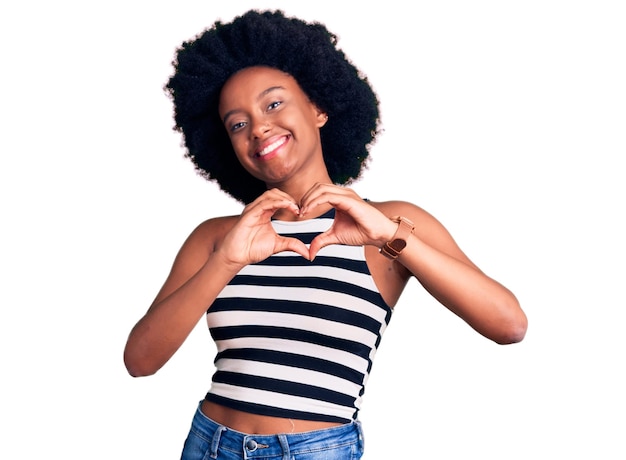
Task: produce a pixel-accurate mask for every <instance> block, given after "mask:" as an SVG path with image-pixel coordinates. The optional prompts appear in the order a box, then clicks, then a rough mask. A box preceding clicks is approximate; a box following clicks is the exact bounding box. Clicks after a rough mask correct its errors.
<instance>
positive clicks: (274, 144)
mask: <svg viewBox="0 0 626 460" xmlns="http://www.w3.org/2000/svg"><path fill="white" fill-rule="evenodd" d="M284 143H285V138H280V139H278V140H277V141H276V142H272V143H271V144H270V145H268V146H267V147H265V148H264V149H263V150H261V151H260V152H259V153H257V155H258V156H260V157H262V156H265V155H267V154H268V153H270V152H271V151H272V150H274V149H277V148H278V147H280V146H281V145H283V144H284Z"/></svg>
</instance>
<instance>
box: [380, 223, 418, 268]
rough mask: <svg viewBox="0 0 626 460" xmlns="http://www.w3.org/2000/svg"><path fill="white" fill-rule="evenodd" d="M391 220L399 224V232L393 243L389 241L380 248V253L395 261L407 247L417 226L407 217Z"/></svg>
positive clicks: (392, 239) (394, 236)
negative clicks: (407, 242) (410, 236)
mask: <svg viewBox="0 0 626 460" xmlns="http://www.w3.org/2000/svg"><path fill="white" fill-rule="evenodd" d="M391 220H392V221H394V222H397V223H398V224H399V225H398V230H396V233H395V235H393V238H391V241H387V242H386V243H385V244H384V245H383V247H382V248H380V253H381V254H382V255H384V256H385V257H387V258H389V259H391V260H395V259H397V258H398V256H399V255H400V253H401V252H402V250H403V249H404V248H405V247H406V241H407V240H408V239H409V235H411V233H413V230H414V229H415V226H414V225H413V222H411V221H410V220H409V219H407V218H406V217H402V216H396V217H392V218H391Z"/></svg>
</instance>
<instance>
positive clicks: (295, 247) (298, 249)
mask: <svg viewBox="0 0 626 460" xmlns="http://www.w3.org/2000/svg"><path fill="white" fill-rule="evenodd" d="M283 251H293V252H295V253H298V254H300V255H301V256H302V257H304V258H305V259H307V260H310V256H309V248H307V247H306V245H305V244H304V243H303V242H302V241H300V240H299V239H297V238H290V237H283V236H281V237H279V238H278V241H277V243H276V245H275V246H274V253H275V254H276V253H278V252H283Z"/></svg>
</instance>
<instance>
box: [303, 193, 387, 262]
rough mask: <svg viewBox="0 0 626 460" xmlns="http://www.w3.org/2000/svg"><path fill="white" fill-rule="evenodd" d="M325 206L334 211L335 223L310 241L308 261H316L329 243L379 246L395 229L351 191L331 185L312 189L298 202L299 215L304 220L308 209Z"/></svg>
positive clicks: (376, 210)
mask: <svg viewBox="0 0 626 460" xmlns="http://www.w3.org/2000/svg"><path fill="white" fill-rule="evenodd" d="M324 204H329V205H331V206H332V207H333V208H335V221H334V223H333V225H332V227H331V228H330V229H328V230H327V231H325V232H324V233H321V234H320V235H318V236H317V237H315V238H314V239H313V241H312V242H311V246H310V248H309V259H310V260H313V259H314V258H315V256H316V255H317V253H318V252H319V250H320V249H322V248H323V247H325V246H328V245H331V244H346V245H350V246H362V245H374V246H377V247H382V245H383V244H385V242H387V241H389V239H391V237H392V236H393V235H394V233H395V232H396V230H397V224H395V223H393V222H392V221H391V220H390V219H389V218H387V217H386V216H385V215H384V214H383V213H382V212H380V211H379V210H378V209H376V208H375V207H374V206H372V205H371V204H369V203H367V202H366V201H364V200H363V199H362V198H361V197H360V196H358V195H357V194H356V193H355V192H354V191H353V190H352V189H349V188H345V187H339V186H336V185H330V184H316V185H314V186H313V187H311V189H310V190H309V191H308V192H307V193H306V194H305V195H304V196H303V197H302V201H301V202H300V216H301V217H306V213H307V212H308V210H309V209H313V208H314V207H316V206H319V205H324Z"/></svg>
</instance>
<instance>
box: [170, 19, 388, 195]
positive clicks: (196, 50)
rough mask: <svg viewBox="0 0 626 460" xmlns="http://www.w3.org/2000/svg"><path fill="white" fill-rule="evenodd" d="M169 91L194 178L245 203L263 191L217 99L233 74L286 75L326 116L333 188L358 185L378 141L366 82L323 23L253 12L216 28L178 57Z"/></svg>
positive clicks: (373, 97) (373, 99) (325, 141)
mask: <svg viewBox="0 0 626 460" xmlns="http://www.w3.org/2000/svg"><path fill="white" fill-rule="evenodd" d="M172 64H173V66H174V73H173V75H172V76H171V77H170V79H169V81H168V83H167V84H166V85H165V87H164V89H165V90H166V92H167V93H168V94H169V96H170V97H171V99H172V101H173V104H174V120H175V126H174V129H175V130H176V131H178V132H181V133H182V135H183V140H184V144H185V147H186V153H185V156H186V157H188V158H190V159H191V160H192V161H193V163H194V164H195V167H196V170H197V172H199V173H200V174H201V175H202V176H204V177H205V178H207V179H208V180H212V181H217V183H218V184H219V186H220V187H221V189H222V190H224V191H225V192H227V193H229V194H230V195H231V196H233V197H234V198H235V199H236V200H238V201H240V202H242V203H244V204H247V203H249V202H251V201H253V200H254V199H255V198H257V197H258V196H259V195H260V194H261V193H263V192H264V191H265V190H266V186H265V184H264V183H263V182H262V181H260V180H258V179H256V178H255V177H253V176H252V175H251V174H250V173H248V172H247V171H246V170H245V169H244V168H243V166H241V164H240V163H239V161H238V160H237V157H236V156H235V153H234V151H233V148H232V145H231V143H230V140H229V137H228V133H227V132H226V129H225V127H224V125H223V123H222V121H221V120H220V117H219V114H218V103H219V97H220V92H221V90H222V87H223V85H224V83H225V82H226V80H227V79H228V78H229V77H230V76H231V75H233V74H234V73H235V72H237V71H239V70H241V69H244V68H246V67H251V66H267V67H272V68H276V69H279V70H282V71H283V72H286V73H288V74H290V75H291V76H292V77H294V78H295V79H296V81H297V82H298V84H299V85H300V87H301V88H302V90H303V91H304V92H305V94H306V95H307V96H308V97H309V99H310V100H311V101H312V102H313V103H314V104H316V105H317V106H318V107H319V108H320V109H321V110H322V111H324V112H325V113H326V114H327V115H328V117H329V118H328V123H327V124H326V125H325V126H324V127H323V128H322V130H321V134H320V136H321V142H322V150H323V154H324V160H325V163H326V167H327V168H328V172H329V175H330V177H331V179H332V180H333V182H334V183H336V184H347V183H350V182H352V181H354V180H355V179H357V178H358V177H359V176H360V174H361V171H362V169H363V168H364V166H365V164H366V160H367V158H368V156H369V147H370V146H371V145H372V144H373V141H374V140H375V138H376V135H377V134H378V125H379V121H380V115H379V109H378V98H377V96H376V94H375V93H374V91H373V89H372V87H371V86H370V84H369V82H368V81H367V77H365V76H364V75H362V74H361V73H360V72H359V70H358V69H357V68H356V67H355V66H354V65H353V64H352V63H351V62H350V61H349V60H348V58H347V57H346V55H345V54H344V53H343V51H341V50H340V49H339V48H338V47H337V37H336V35H334V34H333V33H331V32H329V31H328V30H327V29H326V27H325V26H324V25H323V24H321V23H318V22H312V23H307V22H304V21H303V20H301V19H297V18H290V17H286V16H285V14H284V13H283V12H282V11H280V10H276V11H258V10H250V11H248V12H246V13H245V14H243V15H241V16H238V17H236V18H235V19H234V20H233V21H232V22H230V23H222V22H221V21H216V22H215V23H214V24H213V26H212V27H211V28H208V29H205V30H204V31H203V32H202V33H200V34H199V35H197V36H196V37H195V38H193V39H192V40H190V41H186V42H184V43H183V44H182V45H181V46H180V47H179V48H178V49H177V51H176V55H175V59H174V61H173V63H172Z"/></svg>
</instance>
